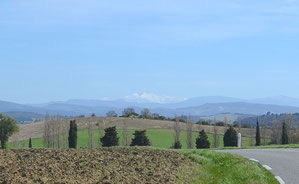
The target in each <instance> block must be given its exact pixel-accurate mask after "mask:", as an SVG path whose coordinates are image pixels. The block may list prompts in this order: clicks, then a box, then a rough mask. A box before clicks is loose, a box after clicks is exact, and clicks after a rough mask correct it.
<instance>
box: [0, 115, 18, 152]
mask: <svg viewBox="0 0 299 184" xmlns="http://www.w3.org/2000/svg"><path fill="white" fill-rule="evenodd" d="M18 131H19V127H18V126H17V122H16V120H14V119H13V118H11V117H9V116H5V115H3V114H0V144H1V149H6V148H7V141H8V138H9V137H10V136H12V135H13V134H14V133H15V132H18Z"/></svg>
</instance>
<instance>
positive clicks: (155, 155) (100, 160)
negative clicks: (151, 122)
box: [0, 148, 194, 184]
mask: <svg viewBox="0 0 299 184" xmlns="http://www.w3.org/2000/svg"><path fill="white" fill-rule="evenodd" d="M193 168H194V163H193V162H191V161H190V160H189V159H187V158H186V157H184V156H182V155H180V154H178V153H176V152H172V151H163V150H154V149H146V148H101V149H94V150H89V149H77V150H75V149H26V150H0V183H138V184H142V183H176V182H177V181H178V180H180V181H182V180H181V179H180V178H179V176H181V175H182V174H181V173H182V171H184V173H185V174H184V175H185V177H186V178H188V174H192V170H193ZM186 171H187V172H186ZM186 174H187V176H186ZM186 182H187V181H186Z"/></svg>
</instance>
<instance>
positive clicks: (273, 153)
mask: <svg viewBox="0 0 299 184" xmlns="http://www.w3.org/2000/svg"><path fill="white" fill-rule="evenodd" d="M219 152H229V153H235V154H238V155H241V156H243V157H247V158H249V159H253V160H256V161H258V162H259V163H260V164H262V165H263V166H264V167H265V168H267V169H268V170H270V171H271V172H272V173H273V174H274V176H279V177H280V178H281V179H282V180H283V181H284V182H285V183H286V184H299V149H242V150H221V151H219ZM278 179H279V178H278ZM284 182H282V181H281V182H280V183H284Z"/></svg>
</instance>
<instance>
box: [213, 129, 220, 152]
mask: <svg viewBox="0 0 299 184" xmlns="http://www.w3.org/2000/svg"><path fill="white" fill-rule="evenodd" d="M213 138H214V148H218V147H219V135H218V127H217V126H216V124H215V123H214V125H213Z"/></svg>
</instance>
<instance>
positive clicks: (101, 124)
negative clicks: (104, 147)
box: [97, 120, 105, 145]
mask: <svg viewBox="0 0 299 184" xmlns="http://www.w3.org/2000/svg"><path fill="white" fill-rule="evenodd" d="M97 125H98V131H99V144H100V145H101V141H100V138H102V137H103V136H104V132H103V131H104V129H105V120H103V121H101V122H98V123H97Z"/></svg>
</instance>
